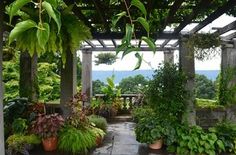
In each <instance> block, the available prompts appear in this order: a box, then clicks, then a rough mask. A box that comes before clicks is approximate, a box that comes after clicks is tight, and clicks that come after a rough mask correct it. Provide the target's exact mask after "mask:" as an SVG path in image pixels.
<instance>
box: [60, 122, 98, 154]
mask: <svg viewBox="0 0 236 155" xmlns="http://www.w3.org/2000/svg"><path fill="white" fill-rule="evenodd" d="M94 146H96V134H95V133H94V132H93V130H92V129H91V128H85V129H76V128H74V127H72V126H66V127H64V128H63V129H62V130H61V132H60V134H59V141H58V148H59V149H60V150H63V151H66V152H71V153H72V154H76V153H77V154H78V153H84V154H86V153H87V152H88V151H89V149H90V148H92V147H94Z"/></svg>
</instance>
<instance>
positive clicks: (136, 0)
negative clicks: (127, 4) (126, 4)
mask: <svg viewBox="0 0 236 155" xmlns="http://www.w3.org/2000/svg"><path fill="white" fill-rule="evenodd" d="M132 5H133V6H135V7H137V8H138V9H139V10H140V11H141V12H142V13H143V15H144V16H147V10H146V8H145V6H144V5H143V3H142V2H140V0H132V1H131V6H132Z"/></svg>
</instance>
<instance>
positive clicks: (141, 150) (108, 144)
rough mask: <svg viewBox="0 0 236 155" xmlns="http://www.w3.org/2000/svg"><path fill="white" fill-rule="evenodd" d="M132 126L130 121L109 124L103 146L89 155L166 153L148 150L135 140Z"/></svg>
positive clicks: (158, 154) (162, 154)
mask: <svg viewBox="0 0 236 155" xmlns="http://www.w3.org/2000/svg"><path fill="white" fill-rule="evenodd" d="M134 126H135V123H132V122H120V123H112V124H109V126H108V134H107V136H106V137H105V139H104V143H103V146H101V147H99V148H97V149H95V150H94V152H93V153H92V154H91V155H168V153H166V152H165V151H163V150H150V149H149V148H148V147H147V146H146V145H144V144H140V143H139V142H137V141H136V139H135V135H134Z"/></svg>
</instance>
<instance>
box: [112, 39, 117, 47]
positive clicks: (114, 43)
mask: <svg viewBox="0 0 236 155" xmlns="http://www.w3.org/2000/svg"><path fill="white" fill-rule="evenodd" d="M111 41H112V43H113V45H114V47H117V44H116V41H115V40H114V39H111Z"/></svg>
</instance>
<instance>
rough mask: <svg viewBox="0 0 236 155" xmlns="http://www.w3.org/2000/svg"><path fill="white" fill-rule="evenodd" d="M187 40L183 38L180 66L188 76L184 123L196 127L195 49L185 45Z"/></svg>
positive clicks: (181, 40) (180, 46)
mask: <svg viewBox="0 0 236 155" xmlns="http://www.w3.org/2000/svg"><path fill="white" fill-rule="evenodd" d="M186 40H187V38H186V37H185V36H182V37H181V38H180V45H179V65H180V69H181V70H182V71H183V72H184V73H185V74H186V76H187V83H186V90H187V92H188V95H189V96H188V99H187V101H186V104H187V109H186V115H185V116H184V118H183V121H187V123H188V124H189V125H196V110H195V105H194V101H195V96H194V76H195V66H194V54H193V49H189V48H187V46H186V45H185V42H186Z"/></svg>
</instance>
